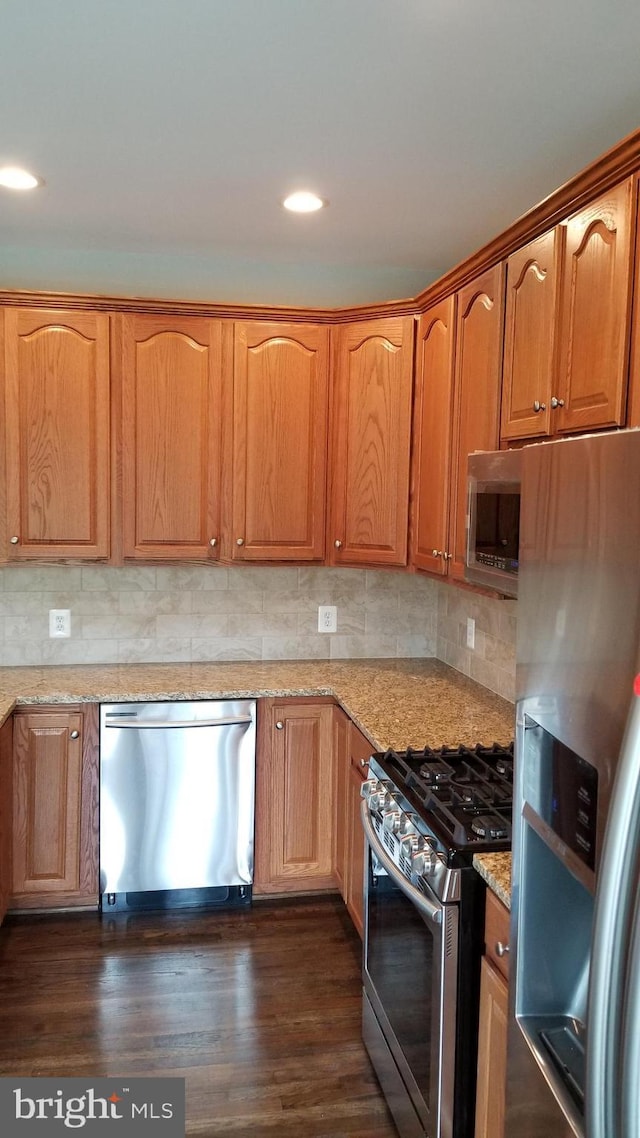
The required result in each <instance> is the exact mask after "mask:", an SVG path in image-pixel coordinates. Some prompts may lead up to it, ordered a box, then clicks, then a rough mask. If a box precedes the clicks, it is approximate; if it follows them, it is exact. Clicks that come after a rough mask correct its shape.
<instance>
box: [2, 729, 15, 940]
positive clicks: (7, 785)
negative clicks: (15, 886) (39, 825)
mask: <svg viewBox="0 0 640 1138" xmlns="http://www.w3.org/2000/svg"><path fill="white" fill-rule="evenodd" d="M12 842H13V720H12V719H7V720H6V721H5V722H4V723H3V724H2V727H0V923H2V920H3V919H4V915H5V913H6V911H7V908H8V907H9V898H10V896H11V887H12V883H13V873H12V864H13V853H12Z"/></svg>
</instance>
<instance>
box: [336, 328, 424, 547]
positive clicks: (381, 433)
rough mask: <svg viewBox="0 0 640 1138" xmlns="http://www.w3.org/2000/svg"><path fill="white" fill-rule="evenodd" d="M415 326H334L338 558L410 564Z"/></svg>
mask: <svg viewBox="0 0 640 1138" xmlns="http://www.w3.org/2000/svg"><path fill="white" fill-rule="evenodd" d="M413 329H414V320H413V317H411V316H406V317H404V316H403V317H394V318H392V319H388V320H368V321H363V322H362V323H358V324H348V325H343V326H341V327H339V328H337V329H336V330H335V332H334V337H335V347H334V391H333V411H332V436H333V441H332V448H331V492H330V520H329V529H328V542H329V549H328V556H329V557H330V559H331V561H332V563H333V564H343V563H344V564H363V565H406V562H407V520H408V505H409V450H410V432H411V398H412V386H413Z"/></svg>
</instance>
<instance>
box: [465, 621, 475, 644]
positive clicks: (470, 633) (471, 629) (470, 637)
mask: <svg viewBox="0 0 640 1138" xmlns="http://www.w3.org/2000/svg"><path fill="white" fill-rule="evenodd" d="M475 646H476V622H475V620H474V619H473V617H472V616H468V617H467V648H475Z"/></svg>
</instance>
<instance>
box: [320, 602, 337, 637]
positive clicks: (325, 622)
mask: <svg viewBox="0 0 640 1138" xmlns="http://www.w3.org/2000/svg"><path fill="white" fill-rule="evenodd" d="M337 630H338V610H337V608H336V606H335V605H318V632H337Z"/></svg>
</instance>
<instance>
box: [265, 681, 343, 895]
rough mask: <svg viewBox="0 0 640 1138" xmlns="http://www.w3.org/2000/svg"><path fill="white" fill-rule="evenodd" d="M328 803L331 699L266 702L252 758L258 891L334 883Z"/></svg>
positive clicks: (331, 811)
mask: <svg viewBox="0 0 640 1138" xmlns="http://www.w3.org/2000/svg"><path fill="white" fill-rule="evenodd" d="M277 723H281V724H282V726H281V727H280V728H278V727H277V726H276V724H277ZM334 803H335V799H334V763H333V707H332V706H331V704H330V703H325V704H321V705H318V704H313V703H311V704H308V703H307V704H305V703H302V704H295V703H293V702H292V703H289V702H287V703H272V702H271V701H264V704H263V706H262V707H261V709H260V728H259V749H258V758H257V764H256V872H255V883H254V890H255V892H256V893H269V892H296V891H297V892H300V891H301V890H305V891H306V890H308V889H328V888H331V887H332V886H335V876H334Z"/></svg>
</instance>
